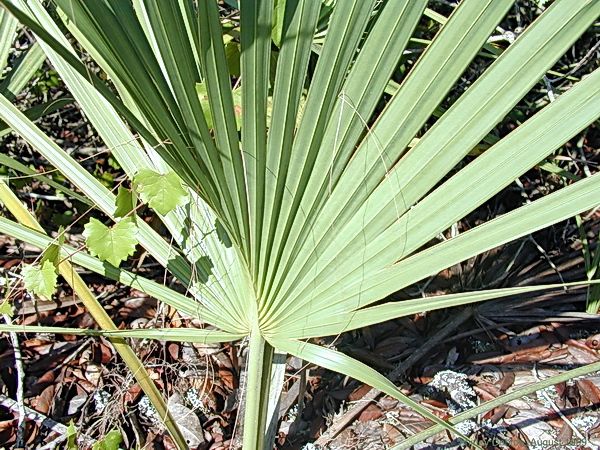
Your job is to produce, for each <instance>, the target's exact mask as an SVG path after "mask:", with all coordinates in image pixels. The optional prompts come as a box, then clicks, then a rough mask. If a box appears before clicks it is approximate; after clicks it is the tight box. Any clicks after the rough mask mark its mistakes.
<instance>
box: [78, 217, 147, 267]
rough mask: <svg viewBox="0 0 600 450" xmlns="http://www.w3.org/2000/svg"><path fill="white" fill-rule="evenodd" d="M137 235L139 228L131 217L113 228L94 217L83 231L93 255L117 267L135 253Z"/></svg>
mask: <svg viewBox="0 0 600 450" xmlns="http://www.w3.org/2000/svg"><path fill="white" fill-rule="evenodd" d="M136 235H137V227H136V226H135V222H134V221H133V218H131V217H129V218H127V219H122V220H121V221H120V222H118V223H116V224H115V225H113V226H112V227H107V226H106V225H104V224H103V223H102V222H100V221H99V220H98V219H94V218H93V217H92V218H91V219H90V221H89V222H88V223H86V224H85V227H84V231H83V236H84V237H85V243H86V245H87V247H88V249H89V250H90V252H91V253H92V255H95V256H97V257H98V258H100V259H101V260H102V261H108V262H109V263H111V264H112V265H113V266H116V267H118V266H119V264H121V261H124V260H126V259H127V257H128V256H130V255H133V253H134V252H135V246H136V245H137V236H136Z"/></svg>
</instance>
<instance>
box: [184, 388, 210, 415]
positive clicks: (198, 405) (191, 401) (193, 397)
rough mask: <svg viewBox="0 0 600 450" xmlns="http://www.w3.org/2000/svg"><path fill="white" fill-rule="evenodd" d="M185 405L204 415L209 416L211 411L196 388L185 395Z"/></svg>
mask: <svg viewBox="0 0 600 450" xmlns="http://www.w3.org/2000/svg"><path fill="white" fill-rule="evenodd" d="M184 399H185V403H186V404H187V405H188V406H190V407H191V408H192V409H193V410H194V411H200V412H201V413H203V414H208V413H209V412H210V411H209V409H208V408H207V407H206V405H205V404H204V402H203V401H202V397H201V396H200V393H199V392H198V389H196V388H194V387H193V388H190V389H188V390H187V391H186V392H185V394H184Z"/></svg>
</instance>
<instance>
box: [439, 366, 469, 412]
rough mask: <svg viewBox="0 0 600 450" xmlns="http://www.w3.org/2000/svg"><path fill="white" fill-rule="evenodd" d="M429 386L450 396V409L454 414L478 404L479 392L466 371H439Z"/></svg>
mask: <svg viewBox="0 0 600 450" xmlns="http://www.w3.org/2000/svg"><path fill="white" fill-rule="evenodd" d="M429 388H430V389H433V390H434V391H438V392H442V393H444V394H446V395H447V396H448V397H449V399H448V409H449V411H450V413H451V414H452V415H453V416H454V415H456V414H459V413H461V412H463V411H465V410H466V409H469V408H473V407H474V406H476V405H477V404H476V402H475V400H476V399H477V394H476V393H475V391H474V390H473V388H472V387H471V385H470V384H469V381H468V377H467V375H465V374H464V373H459V372H454V371H452V370H443V371H441V372H438V373H436V374H435V376H434V377H433V380H432V381H431V383H429Z"/></svg>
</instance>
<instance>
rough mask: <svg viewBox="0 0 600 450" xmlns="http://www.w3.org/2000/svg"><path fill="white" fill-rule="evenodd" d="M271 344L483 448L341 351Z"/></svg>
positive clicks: (293, 343) (281, 342) (279, 342)
mask: <svg viewBox="0 0 600 450" xmlns="http://www.w3.org/2000/svg"><path fill="white" fill-rule="evenodd" d="M269 342H270V343H271V345H273V346H275V347H276V348H278V349H281V350H284V351H286V352H288V353H290V354H292V355H294V356H296V357H298V358H301V359H304V360H306V361H309V362H311V363H313V364H317V365H318V366H320V367H324V368H326V369H329V370H333V371H335V372H339V373H343V374H344V375H348V376H350V377H352V378H355V379H357V380H359V381H361V382H363V383H365V384H368V385H369V386H371V387H374V388H377V389H379V390H380V391H382V392H385V393H386V394H388V395H389V396H391V397H393V398H395V399H397V400H399V401H401V402H402V403H404V404H405V405H406V406H409V407H410V408H412V409H414V410H415V411H416V412H417V413H419V414H420V415H421V416H423V417H425V418H427V419H429V420H431V421H433V422H435V423H436V424H438V425H439V426H441V427H443V428H445V429H446V430H447V431H449V432H451V433H453V434H455V435H456V436H458V437H461V438H462V439H464V440H465V441H466V442H469V443H470V444H471V445H473V446H474V447H475V448H481V447H479V446H478V445H477V444H475V443H474V442H473V441H471V440H470V439H469V438H467V437H466V436H464V435H463V434H461V433H459V432H458V431H456V430H455V429H454V428H453V427H452V426H451V425H450V424H449V423H447V422H445V421H443V420H442V419H440V418H439V417H437V416H436V415H435V414H433V413H432V412H430V411H429V410H428V409H426V408H425V407H424V406H422V405H421V404H419V403H417V402H415V401H414V400H412V399H411V398H409V397H408V396H406V395H404V394H403V393H402V392H400V391H399V390H398V388H397V387H396V386H395V385H394V384H393V383H392V382H391V381H390V380H388V379H387V378H386V377H384V376H383V375H381V374H380V373H379V372H377V371H376V370H374V369H372V368H371V367H369V366H367V365H366V364H363V363H361V362H360V361H357V360H355V359H353V358H350V357H349V356H346V355H344V354H343V353H340V352H338V351H335V350H331V349H328V348H325V347H320V346H318V345H315V344H310V343H308V342H301V341H296V340H288V339H271V340H270V341H269Z"/></svg>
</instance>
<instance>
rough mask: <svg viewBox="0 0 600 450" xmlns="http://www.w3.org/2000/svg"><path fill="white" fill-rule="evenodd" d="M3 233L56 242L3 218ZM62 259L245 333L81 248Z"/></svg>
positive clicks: (43, 242) (233, 323)
mask: <svg viewBox="0 0 600 450" xmlns="http://www.w3.org/2000/svg"><path fill="white" fill-rule="evenodd" d="M0 232H2V233H4V234H6V235H8V236H11V237H13V238H15V239H19V240H21V241H23V242H27V243H28V244H30V245H33V246H36V247H38V248H40V249H44V248H46V247H48V246H49V245H50V244H52V243H53V242H54V240H53V239H51V238H49V237H48V236H46V235H44V234H41V233H38V232H36V231H33V230H31V229H30V228H27V227H25V226H23V225H20V224H18V223H16V222H14V221H12V220H9V219H6V218H4V217H1V216H0ZM61 256H62V257H63V258H67V259H69V260H70V261H72V262H73V264H76V265H78V266H81V267H85V268H86V269H88V270H91V271H92V272H95V273H97V274H99V275H103V276H105V277H107V278H109V279H111V280H115V281H118V282H120V283H123V284H124V285H126V286H130V287H133V288H135V289H139V290H140V291H142V292H145V293H146V294H148V295H150V296H152V297H154V298H156V299H157V300H160V301H161V302H163V303H165V304H167V305H169V306H172V307H173V308H175V309H177V310H178V311H179V312H181V313H183V314H187V315H189V316H191V317H194V318H197V319H200V320H202V321H205V322H206V323H210V324H212V325H215V326H217V327H219V328H220V329H222V330H224V331H226V332H230V333H232V334H239V333H244V327H243V326H242V325H241V324H240V323H239V322H237V321H231V322H230V321H228V318H227V317H226V316H224V315H223V314H222V312H219V311H211V310H210V309H209V308H207V307H205V306H203V305H202V304H201V303H200V302H199V301H197V300H196V299H194V298H190V297H186V296H185V295H183V294H180V293H178V292H176V291H174V290H172V289H170V288H168V287H166V286H163V285H162V284H160V283H157V282H155V281H152V280H148V279H146V278H144V277H142V276H140V275H138V274H134V273H131V272H128V271H126V270H123V269H119V268H118V267H114V266H112V265H110V264H108V263H105V262H103V261H100V260H99V259H98V258H95V257H93V256H91V255H89V254H88V253H85V252H83V251H81V250H79V249H76V248H73V247H70V246H68V245H64V246H63V247H62V253H61Z"/></svg>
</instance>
